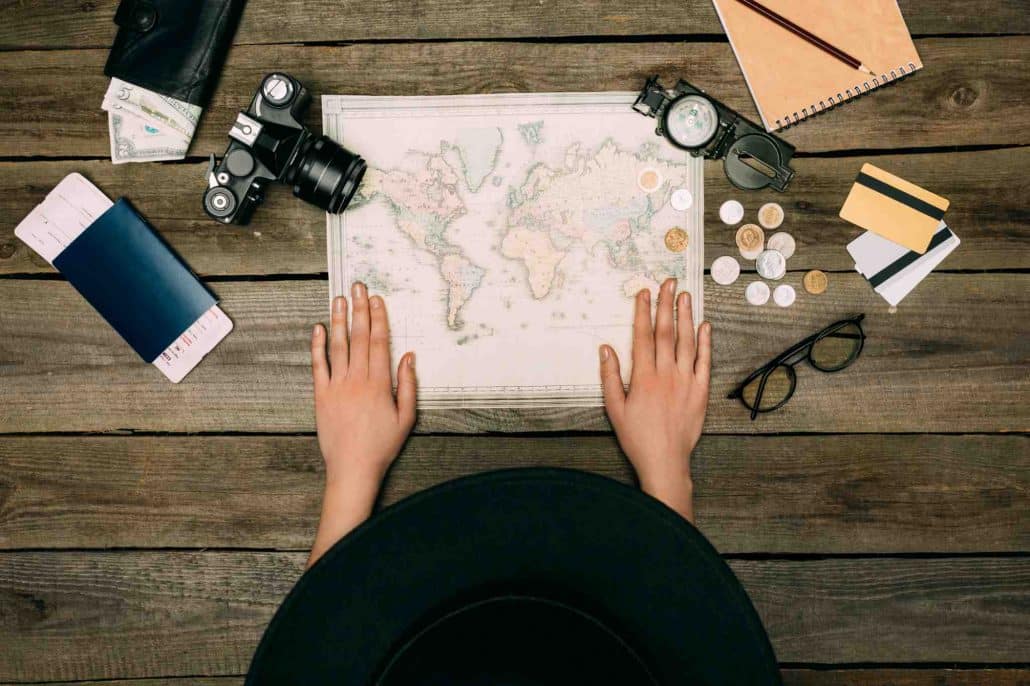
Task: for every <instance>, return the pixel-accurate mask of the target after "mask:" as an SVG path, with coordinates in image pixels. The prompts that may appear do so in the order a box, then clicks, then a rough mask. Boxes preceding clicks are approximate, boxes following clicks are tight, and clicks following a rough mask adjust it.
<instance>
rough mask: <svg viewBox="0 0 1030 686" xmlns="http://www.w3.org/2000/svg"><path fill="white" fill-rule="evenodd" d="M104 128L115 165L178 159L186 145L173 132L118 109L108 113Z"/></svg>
mask: <svg viewBox="0 0 1030 686" xmlns="http://www.w3.org/2000/svg"><path fill="white" fill-rule="evenodd" d="M107 128H108V133H109V135H110V136H111V161H112V162H113V163H115V164H124V163H125V162H160V161H163V160H181V159H183V158H184V157H186V150H187V149H188V148H189V145H190V143H189V141H188V140H186V139H185V138H183V137H182V136H181V135H180V134H179V133H178V132H177V131H172V132H168V131H162V130H161V129H160V128H159V127H157V126H154V125H152V124H150V123H148V122H145V121H144V120H143V119H141V118H139V117H133V116H127V115H125V114H123V113H121V112H108V114H107Z"/></svg>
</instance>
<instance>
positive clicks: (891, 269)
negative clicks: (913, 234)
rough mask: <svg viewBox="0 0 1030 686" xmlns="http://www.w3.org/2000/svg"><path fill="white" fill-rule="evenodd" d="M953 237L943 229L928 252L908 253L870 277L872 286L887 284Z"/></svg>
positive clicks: (928, 247)
mask: <svg viewBox="0 0 1030 686" xmlns="http://www.w3.org/2000/svg"><path fill="white" fill-rule="evenodd" d="M953 235H954V234H952V233H951V229H949V228H948V227H947V226H945V227H944V228H943V229H941V230H940V231H938V232H937V233H935V234H934V235H933V239H932V240H931V241H930V245H929V246H927V248H926V252H925V253H924V254H923V255H920V254H919V253H917V252H915V251H912V250H910V251H908V252H907V253H905V254H904V255H902V256H901V257H899V258H898V259H896V260H894V261H893V262H891V263H890V264H889V265H887V266H886V267H884V268H883V269H881V270H880V271H878V272H876V274H874V275H873V276H871V277H869V283H870V284H872V286H873V288H876V287H877V286H879V285H880V284H882V283H883V282H885V281H886V280H887V279H889V278H891V277H892V276H894V275H895V274H897V273H898V272H900V271H901V270H902V269H904V268H905V267H908V266H909V265H910V264H912V263H913V262H915V261H916V260H918V259H919V258H921V257H923V256H924V255H928V254H929V253H930V251H931V250H933V249H934V248H936V247H937V246H938V245H940V244H941V243H943V242H944V241H946V240H948V239H949V238H951V237H952V236H953Z"/></svg>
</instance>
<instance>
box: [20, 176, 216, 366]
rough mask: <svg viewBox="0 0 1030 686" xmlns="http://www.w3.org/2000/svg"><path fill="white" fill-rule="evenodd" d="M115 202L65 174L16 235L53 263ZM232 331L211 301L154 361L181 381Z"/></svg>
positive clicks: (30, 213) (77, 178) (84, 180)
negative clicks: (210, 304)
mask: <svg viewBox="0 0 1030 686" xmlns="http://www.w3.org/2000/svg"><path fill="white" fill-rule="evenodd" d="M113 204H114V203H113V202H111V200H110V198H108V197H107V196H106V195H104V193H103V192H102V191H101V190H100V189H99V188H97V187H96V186H94V185H93V184H92V183H90V182H89V181H88V180H86V178H85V177H84V176H82V175H81V174H69V175H68V176H66V177H65V178H64V179H63V180H62V181H61V182H60V183H59V184H57V186H55V187H54V189H53V190H52V191H50V193H49V194H47V196H46V198H44V199H43V202H41V203H40V204H39V205H37V206H36V207H35V209H33V210H32V211H31V212H29V214H28V215H27V216H26V217H25V219H23V220H22V221H21V223H20V224H18V227H17V228H16V229H15V230H14V235H15V236H17V237H18V238H20V239H21V240H22V241H24V242H25V244H26V245H28V246H29V247H30V248H32V249H33V250H35V251H36V252H37V253H38V254H39V255H40V257H42V258H43V259H44V260H46V261H47V262H49V263H50V264H51V265H52V264H53V263H54V260H56V259H57V256H58V255H60V254H61V253H62V252H64V249H65V248H67V247H68V246H69V245H71V243H72V241H74V240H75V239H76V238H78V237H79V235H80V234H81V233H82V232H83V231H85V230H86V229H88V228H89V227H90V225H92V224H93V222H94V221H96V220H97V218H98V217H100V215H102V214H103V213H104V212H106V211H107V210H108V209H110V208H111V206H112V205H113ZM230 331H232V321H231V320H230V319H229V317H227V316H226V314H225V313H224V312H222V309H221V308H220V307H218V305H214V306H213V307H211V309H209V310H208V311H207V312H205V313H204V314H202V315H201V316H200V318H199V319H197V321H195V322H193V324H192V325H191V326H190V327H189V328H188V329H186V330H185V331H183V332H182V334H181V335H180V336H179V337H178V338H177V339H176V340H175V341H174V342H173V343H172V344H171V345H169V346H168V348H166V349H165V351H164V352H162V353H161V354H160V355H158V357H157V359H156V360H154V362H153V365H154V366H155V367H157V368H158V369H160V370H161V373H162V374H164V375H165V376H166V377H168V379H169V380H170V381H171V382H172V383H179V382H180V381H182V380H183V379H184V378H185V377H186V375H187V374H189V373H190V371H192V370H193V368H194V367H196V366H197V365H198V364H200V361H201V360H202V359H203V358H204V356H205V355H207V354H208V353H209V352H211V351H212V350H213V349H214V347H215V346H216V345H218V343H219V342H220V341H221V340H222V339H223V338H225V337H226V336H227V335H229V332H230Z"/></svg>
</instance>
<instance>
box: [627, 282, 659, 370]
mask: <svg viewBox="0 0 1030 686" xmlns="http://www.w3.org/2000/svg"><path fill="white" fill-rule="evenodd" d="M635 307H636V309H635V311H634V316H633V372H632V375H633V376H636V375H637V374H639V373H641V372H648V371H654V330H653V329H652V328H651V291H649V290H648V289H646V288H645V289H643V290H642V291H640V292H639V293H637V299H636V305H635Z"/></svg>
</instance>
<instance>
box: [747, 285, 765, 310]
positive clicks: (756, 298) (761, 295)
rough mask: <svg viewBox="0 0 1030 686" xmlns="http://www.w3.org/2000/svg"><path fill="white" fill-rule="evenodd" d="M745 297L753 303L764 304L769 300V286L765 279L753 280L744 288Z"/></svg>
mask: <svg viewBox="0 0 1030 686" xmlns="http://www.w3.org/2000/svg"><path fill="white" fill-rule="evenodd" d="M744 298H745V299H746V300H747V301H748V302H749V303H751V304H752V305H764V304H766V303H767V302H769V287H768V286H767V285H765V282H764V281H752V282H751V283H749V284H748V285H747V288H746V289H745V290H744Z"/></svg>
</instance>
